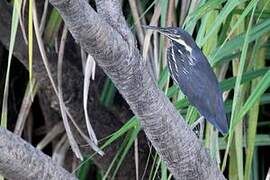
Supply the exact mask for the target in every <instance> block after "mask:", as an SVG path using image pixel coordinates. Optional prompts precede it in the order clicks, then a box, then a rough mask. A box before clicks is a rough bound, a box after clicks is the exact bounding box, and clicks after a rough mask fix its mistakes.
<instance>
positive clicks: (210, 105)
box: [143, 25, 228, 135]
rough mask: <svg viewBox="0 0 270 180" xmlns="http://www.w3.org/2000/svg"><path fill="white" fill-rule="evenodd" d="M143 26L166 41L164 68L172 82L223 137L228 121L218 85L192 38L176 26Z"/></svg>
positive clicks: (207, 62)
mask: <svg viewBox="0 0 270 180" xmlns="http://www.w3.org/2000/svg"><path fill="white" fill-rule="evenodd" d="M143 27H144V28H146V29H150V30H153V31H157V32H159V33H161V34H162V35H164V36H166V37H167V38H169V39H170V46H169V47H168V48H167V65H168V69H169V72H170V75H171V77H172V79H173V81H174V82H175V83H176V84H177V85H178V86H179V87H180V89H181V91H182V92H183V94H184V95H185V96H186V97H187V99H188V101H189V102H190V104H191V105H192V106H194V107H195V108H197V110H198V111H199V112H200V114H201V116H203V117H204V118H205V119H206V120H207V121H209V122H210V123H211V124H212V125H213V126H214V127H215V128H216V129H217V130H218V131H219V132H221V133H222V134H223V135H225V134H227V132H228V121H227V117H226V113H225V108H224V103H223V98H222V91H221V89H220V86H219V82H218V80H217V77H216V75H215V73H214V71H213V69H212V68H211V65H210V64H209V61H208V60H207V58H206V56H205V55H204V54H203V52H202V51H201V49H200V48H199V47H198V45H197V44H196V42H195V41H194V39H193V38H192V36H191V35H190V34H189V33H188V32H186V31H185V30H183V29H182V28H180V27H164V28H163V27H156V26H147V25H143Z"/></svg>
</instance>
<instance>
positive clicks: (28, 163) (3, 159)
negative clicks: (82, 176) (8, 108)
mask: <svg viewBox="0 0 270 180" xmlns="http://www.w3.org/2000/svg"><path fill="white" fill-rule="evenodd" d="M0 152H1V156H0V174H1V175H3V176H4V177H6V178H8V179H13V180H16V179H18V180H24V179H25V180H31V179H33V180H34V179H55V180H67V179H70V180H72V179H74V180H75V179H77V178H75V176H73V175H71V174H70V173H69V172H67V171H66V170H65V169H63V168H62V167H59V166H57V165H56V164H54V163H52V160H51V158H50V157H49V156H47V155H45V154H43V153H42V152H41V151H39V150H37V149H35V148H34V147H33V146H31V145H30V144H28V143H27V142H25V141H24V140H23V139H21V138H20V137H19V136H16V135H14V134H12V133H11V132H9V131H8V130H6V129H3V128H0ZM22 167H23V169H22Z"/></svg>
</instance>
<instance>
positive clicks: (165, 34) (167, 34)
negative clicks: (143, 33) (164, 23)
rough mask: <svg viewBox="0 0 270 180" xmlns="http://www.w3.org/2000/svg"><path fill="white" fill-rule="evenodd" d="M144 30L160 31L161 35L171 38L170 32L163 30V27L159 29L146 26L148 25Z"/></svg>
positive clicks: (144, 26)
mask: <svg viewBox="0 0 270 180" xmlns="http://www.w3.org/2000/svg"><path fill="white" fill-rule="evenodd" d="M142 27H143V28H145V29H150V30H153V31H158V32H159V33H161V34H163V35H164V36H167V37H169V34H170V32H169V31H168V30H167V29H166V28H162V27H157V26H146V25H142Z"/></svg>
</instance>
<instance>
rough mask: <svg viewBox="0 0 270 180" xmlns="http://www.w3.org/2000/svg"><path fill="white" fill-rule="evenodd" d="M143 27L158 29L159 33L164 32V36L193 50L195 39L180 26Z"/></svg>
mask: <svg viewBox="0 0 270 180" xmlns="http://www.w3.org/2000/svg"><path fill="white" fill-rule="evenodd" d="M143 28H145V29H150V30H153V31H158V32H159V33H161V34H163V35H164V36H166V37H168V38H169V39H170V40H172V41H175V42H177V43H179V44H181V45H182V46H184V47H185V48H186V49H187V50H188V51H190V52H191V49H192V47H193V44H194V41H193V39H192V37H191V35H189V34H188V33H187V32H186V31H184V30H183V29H182V28H180V27H166V28H162V27H156V26H145V25H143Z"/></svg>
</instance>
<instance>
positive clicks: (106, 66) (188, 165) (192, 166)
mask: <svg viewBox="0 0 270 180" xmlns="http://www.w3.org/2000/svg"><path fill="white" fill-rule="evenodd" d="M50 2H51V3H52V4H53V6H55V7H56V8H57V9H58V10H59V12H60V14H61V15H62V17H63V19H64V21H65V23H66V24H67V26H68V28H69V30H70V31H71V33H72V35H73V37H74V38H75V39H76V40H77V42H79V43H80V45H81V46H82V47H83V48H84V49H85V50H86V51H87V52H88V53H90V54H91V55H92V56H93V57H94V58H95V60H96V61H97V63H98V65H99V66H100V67H102V68H103V70H104V71H105V72H106V74H107V75H108V76H109V77H110V78H111V79H112V80H113V82H114V84H115V85H116V87H117V88H118V90H119V91H120V93H121V94H122V96H123V97H124V98H125V99H126V101H127V102H128V104H129V105H130V107H131V109H132V111H133V112H134V113H135V114H136V115H137V117H138V118H139V119H140V120H141V124H142V126H143V128H144V131H145V133H146V135H147V137H148V138H149V139H150V141H151V142H152V144H153V145H154V147H155V149H156V150H157V152H158V153H159V155H160V156H161V158H162V159H163V160H164V161H165V162H166V163H167V165H168V168H169V169H170V171H171V172H172V174H173V175H174V177H175V178H176V179H224V177H223V175H222V173H221V172H220V171H219V170H218V167H217V165H216V163H215V162H214V161H213V160H211V158H210V156H209V154H208V153H207V151H206V149H205V148H204V147H203V145H202V143H201V142H200V141H199V140H198V139H197V138H196V136H195V134H194V133H193V132H192V130H191V129H189V127H188V126H187V124H186V123H185V122H184V120H183V118H182V117H181V116H180V115H179V113H178V112H177V111H176V109H175V108H174V106H173V105H172V104H171V103H170V101H169V100H168V98H167V97H165V95H164V94H163V93H162V92H161V91H160V90H159V89H158V87H157V85H156V83H155V82H154V80H153V79H152V77H151V76H150V74H149V72H148V71H147V68H146V67H145V65H144V64H143V61H142V58H141V55H140V54H139V51H138V49H136V48H135V47H132V46H130V44H129V43H128V40H127V38H126V37H125V36H124V34H121V32H118V31H116V30H115V29H114V28H113V27H112V26H110V25H109V24H108V23H107V22H106V20H104V19H103V18H102V17H101V16H100V15H98V14H97V13H96V12H95V11H94V10H93V9H92V8H91V7H90V6H89V4H88V3H87V2H86V1H85V0H50Z"/></svg>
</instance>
